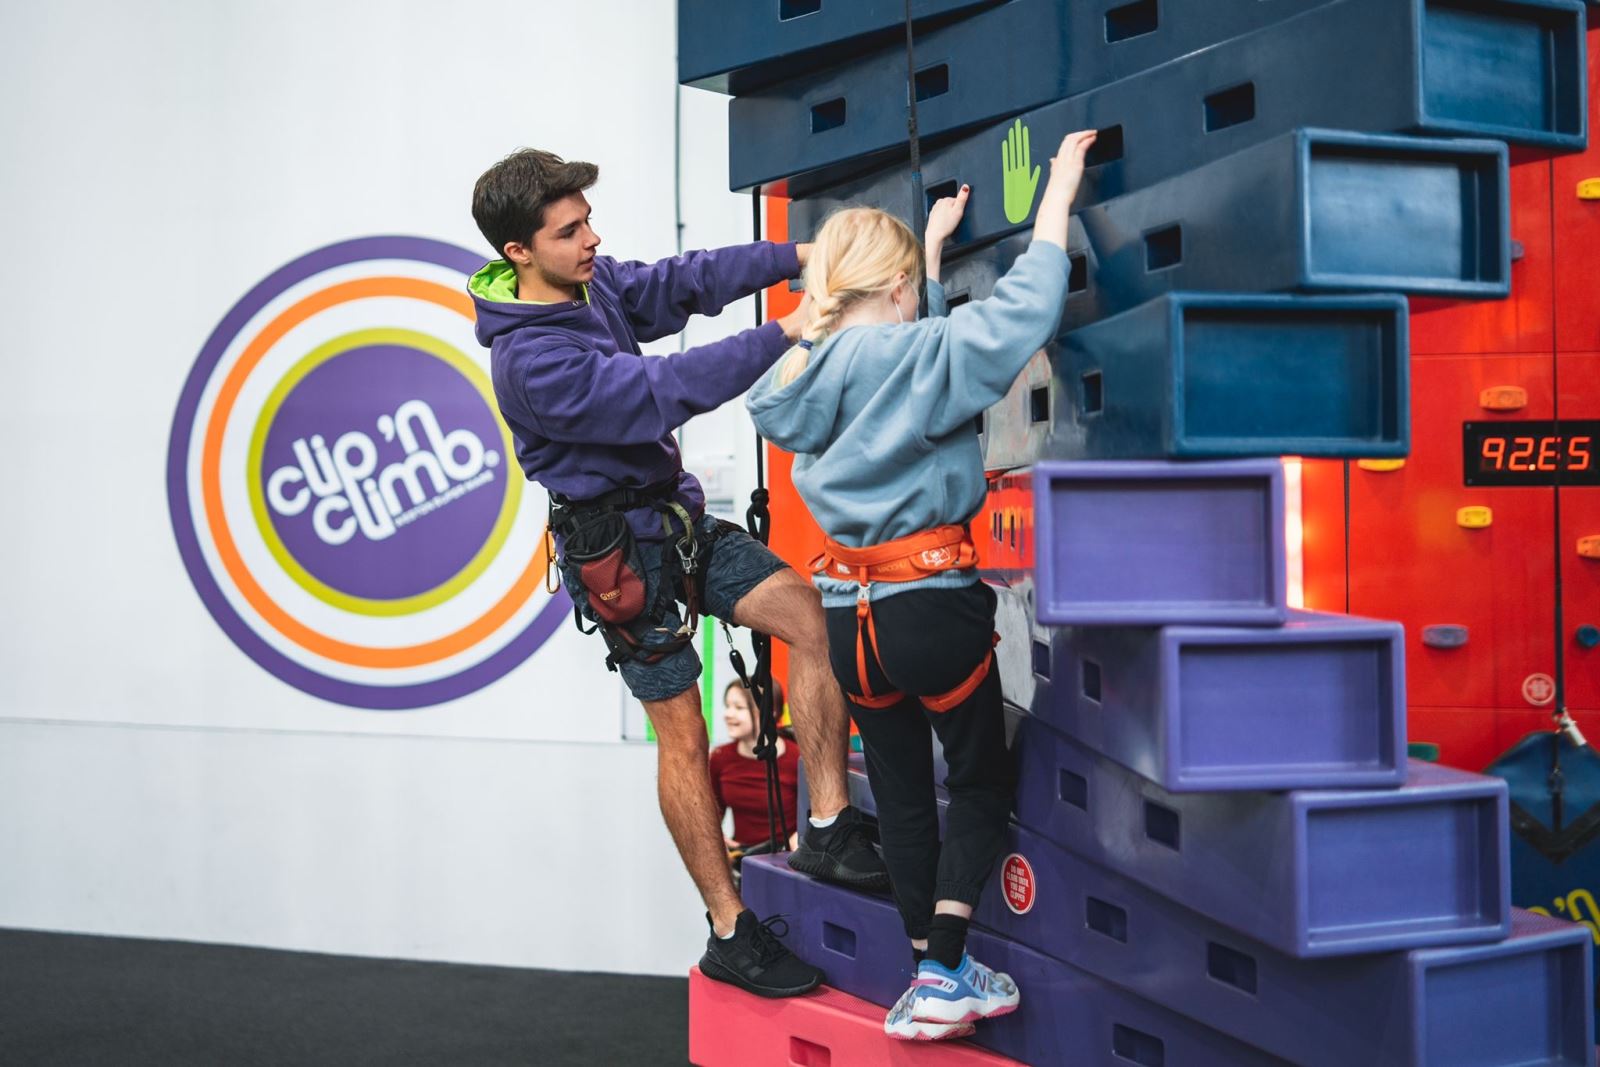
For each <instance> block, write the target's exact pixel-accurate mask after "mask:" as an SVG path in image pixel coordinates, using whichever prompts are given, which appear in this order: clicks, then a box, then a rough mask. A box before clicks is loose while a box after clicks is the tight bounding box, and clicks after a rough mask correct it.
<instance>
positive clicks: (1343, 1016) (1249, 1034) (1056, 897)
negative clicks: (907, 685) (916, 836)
mask: <svg viewBox="0 0 1600 1067" xmlns="http://www.w3.org/2000/svg"><path fill="white" fill-rule="evenodd" d="M849 786H850V795H851V798H852V802H853V803H856V804H857V805H859V806H862V807H863V808H864V809H865V810H868V811H872V810H873V807H872V797H871V793H870V791H869V790H868V789H867V786H866V776H865V773H864V772H863V771H861V770H860V769H859V768H853V769H852V771H851V773H850V776H849ZM939 803H940V815H941V818H942V817H943V815H944V813H945V810H946V808H947V803H948V802H947V800H946V798H945V796H944V794H943V792H942V791H941V793H940V800H939ZM1005 847H1006V852H1005V854H1004V856H1003V859H1002V861H1001V863H1000V864H998V865H997V870H996V872H995V875H994V876H993V877H992V878H991V879H990V881H989V883H988V884H987V885H986V886H985V887H984V891H983V897H982V899H981V900H980V902H979V904H978V908H977V911H976V912H975V914H974V921H975V922H976V923H978V924H979V925H981V926H982V927H985V928H987V929H989V930H991V931H993V932H995V933H996V934H998V935H1000V936H1001V937H1003V938H1005V939H1007V940H1009V941H1012V942H1017V943H1020V944H1024V945H1027V946H1028V947H1030V948H1032V949H1035V950H1036V951H1039V952H1042V953H1044V954H1046V955H1048V956H1051V957H1053V958H1056V959H1061V960H1068V961H1070V962H1071V963H1072V964H1073V966H1075V967H1079V968H1081V969H1083V970H1085V971H1088V972H1089V973H1091V974H1095V975H1097V976H1099V977H1101V978H1104V979H1106V980H1107V981H1109V982H1112V983H1115V984H1117V985H1120V986H1122V987H1124V988H1126V989H1129V990H1132V991H1133V992H1135V993H1138V994H1140V995H1141V996H1144V997H1147V998H1149V999H1150V1000H1152V1001H1154V1002H1156V1003H1158V1004H1164V1005H1168V1006H1170V1007H1171V1008H1173V1009H1174V1010H1176V1011H1181V1012H1183V1013H1184V1014H1185V1015H1188V1016H1189V1017H1190V1018H1192V1019H1194V1020H1196V1021H1197V1022H1200V1023H1203V1024H1204V1025H1206V1026H1208V1027H1211V1028H1213V1029H1215V1030H1218V1031H1221V1032H1223V1033H1226V1034H1229V1035H1231V1036H1233V1037H1236V1038H1238V1039H1240V1040H1241V1041H1244V1042H1246V1043H1248V1044H1250V1045H1252V1046H1255V1047H1256V1048H1259V1049H1262V1050H1264V1051H1267V1052H1270V1053H1272V1054H1273V1055H1275V1056H1278V1057H1281V1058H1283V1059H1284V1060H1287V1061H1288V1062H1290V1063H1294V1064H1301V1065H1307V1067H1351V1065H1353V1064H1360V1065H1362V1067H1402V1065H1404V1067H1416V1065H1424V1064H1426V1065H1433V1067H1466V1065H1473V1067H1501V1065H1504V1067H1510V1065H1512V1064H1529V1063H1539V1064H1571V1065H1574V1067H1576V1065H1578V1064H1588V1063H1589V1060H1588V1059H1586V1058H1585V1057H1587V1056H1589V1055H1592V1050H1591V1042H1592V1040H1593V1025H1592V1021H1591V1019H1590V1017H1589V1010H1588V1003H1589V999H1590V992H1591V986H1590V977H1589V971H1588V970H1587V969H1586V968H1588V967H1589V965H1590V941H1591V938H1590V936H1589V933H1588V930H1587V929H1586V928H1584V927H1581V926H1576V925H1574V924H1571V923H1567V922H1564V921H1561V920H1555V919H1550V918H1548V917H1546V916H1542V915H1537V914H1534V913H1531V912H1523V911H1515V912H1513V913H1512V916H1511V920H1510V922H1509V923H1508V925H1507V928H1506V933H1507V935H1508V937H1507V939H1505V940H1497V941H1494V942H1492V943H1484V944H1458V945H1442V946H1435V947H1428V948H1416V949H1410V950H1407V951H1397V952H1380V953H1360V954H1356V955H1350V956H1341V957H1334V958H1325V959H1302V958H1297V957H1294V956H1291V955H1288V954H1286V953H1283V952H1281V951H1279V950H1278V949H1275V948H1273V947H1271V946H1269V945H1267V944H1263V943H1261V942H1260V941H1257V940H1254V939H1252V938H1250V937H1247V936H1244V935H1241V934H1240V933H1238V932H1237V931H1234V930H1231V929H1229V928H1228V927H1226V926H1224V925H1222V924H1220V923H1218V922H1216V921H1215V920H1213V919H1210V918H1207V917H1206V916H1204V915H1201V914H1198V913H1196V912H1195V911H1193V910H1191V909H1190V908H1188V907H1185V906H1184V899H1183V898H1182V897H1168V896H1163V895H1162V894H1160V893H1157V892H1155V891H1153V890H1151V889H1149V888H1147V887H1145V886H1141V885H1139V884H1138V883H1136V882H1134V881H1132V880H1130V879H1128V878H1125V877H1122V876H1120V875H1118V874H1116V873H1114V872H1112V871H1110V870H1107V869H1106V868H1104V867H1102V866H1099V865H1098V864H1095V863H1092V862H1089V861H1088V860H1086V859H1084V858H1082V857H1081V856H1078V855H1076V854H1074V853H1072V852H1069V851H1067V850H1066V849H1063V848H1060V847H1059V846H1057V845H1056V844H1054V843H1052V842H1050V841H1048V840H1046V839H1045V838H1044V837H1043V836H1041V835H1039V834H1036V833H1033V832H1031V831H1029V830H1028V829H1026V828H1023V827H1019V826H1016V825H1012V826H1011V827H1009V828H1008V831H1007V841H1006V846H1005ZM763 873H764V872H763ZM1352 876H1354V875H1352ZM805 885H806V886H807V887H808V888H807V890H806V891H805V892H803V893H802V894H800V895H798V896H795V897H788V898H774V899H775V900H778V899H781V903H782V905H783V907H785V908H800V909H805V910H807V911H811V912H815V914H813V915H810V916H807V917H805V918H803V919H802V922H803V923H804V924H806V927H807V928H808V929H810V930H814V931H815V932H814V933H811V934H809V935H808V937H809V940H807V941H802V942H798V943H797V944H798V945H803V946H804V947H803V948H802V949H801V951H802V955H805V956H806V958H807V959H810V960H812V961H813V962H816V963H818V965H820V966H822V967H823V968H824V970H826V971H827V973H828V980H829V981H830V982H832V983H835V984H839V985H841V987H844V983H846V982H848V981H851V980H852V979H851V978H850V977H849V976H850V975H851V973H852V972H855V971H857V969H858V967H859V965H858V964H855V963H852V962H849V961H846V960H841V959H840V958H839V956H838V954H830V953H829V952H827V951H819V950H818V949H817V948H816V947H814V946H815V945H816V944H817V943H818V941H819V940H820V938H821V937H823V936H825V935H826V926H827V925H831V926H833V927H834V928H835V930H834V931H833V932H832V934H831V938H832V940H833V941H834V943H835V944H838V943H840V942H841V941H842V940H843V938H842V936H841V932H848V933H851V934H856V935H857V936H858V937H860V936H861V933H860V928H859V927H858V926H857V925H855V923H854V922H853V921H852V916H851V915H849V914H846V913H844V912H842V911H841V909H840V908H839V907H837V906H835V905H834V903H833V901H834V898H832V897H824V896H823V895H822V894H821V893H819V892H816V891H814V890H811V889H810V888H809V887H811V886H816V887H817V889H821V888H822V887H821V886H820V885H819V884H818V883H813V882H807V883H805ZM834 892H838V893H839V894H840V899H843V898H849V899H850V900H852V901H853V900H857V899H868V898H860V897H856V896H854V895H852V894H848V893H843V892H842V891H834ZM750 899H751V902H752V906H754V907H756V908H757V910H758V911H760V910H762V907H763V906H764V905H766V904H767V903H768V900H767V898H765V897H762V898H760V900H761V903H760V904H756V903H755V898H750ZM882 907H883V917H882V919H881V920H879V921H881V923H882V924H883V925H884V926H885V927H886V928H887V930H888V933H887V934H884V935H880V936H885V937H888V938H890V940H889V941H887V942H884V943H882V947H880V943H879V942H877V941H874V942H873V943H872V946H871V949H870V951H871V953H872V955H873V956H875V957H876V956H883V955H887V956H888V957H889V959H890V961H891V964H892V965H894V966H895V967H897V968H898V967H901V966H903V965H904V963H903V953H904V949H903V948H901V949H900V951H899V952H898V953H896V952H894V949H893V947H892V946H893V945H895V944H897V943H898V944H902V945H903V943H904V942H903V937H904V934H903V932H902V927H901V924H900V922H899V919H898V916H896V915H894V914H893V912H891V911H890V910H889V909H888V907H887V906H886V905H884V906H882ZM789 914H790V915H791V916H793V915H795V914H797V912H796V911H790V912H789ZM860 943H861V942H859V941H858V945H859V944H860ZM857 954H858V957H859V956H860V955H861V952H860V950H859V949H858V953H857ZM974 954H975V955H977V956H978V958H979V959H985V957H983V956H982V955H981V954H979V953H978V952H977V949H976V948H974ZM985 962H992V961H989V960H987V959H985ZM879 981H880V982H881V983H882V984H884V985H887V984H888V983H887V981H885V980H883V979H879ZM1019 987H1020V988H1021V991H1022V998H1023V1005H1022V1007H1021V1008H1020V1009H1019V1011H1018V1013H1017V1014H1018V1015H1022V1014H1023V1013H1025V1012H1026V1011H1027V1010H1028V1008H1029V1005H1030V1004H1032V1005H1038V1004H1040V1003H1041V1001H1040V1000H1039V999H1038V998H1034V999H1033V1000H1031V1001H1030V999H1029V993H1028V988H1027V986H1026V984H1021V985H1020V986H1019ZM1511 987H1514V988H1511ZM869 999H870V998H869ZM1049 1007H1050V1008H1051V1009H1054V1008H1055V1003H1054V1002H1051V1003H1050V1005H1049ZM1045 1062H1054V1061H1053V1060H1052V1061H1045ZM1112 1062H1115V1061H1112ZM1178 1062H1182V1061H1178Z"/></svg>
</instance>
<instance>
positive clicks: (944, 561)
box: [811, 526, 1000, 712]
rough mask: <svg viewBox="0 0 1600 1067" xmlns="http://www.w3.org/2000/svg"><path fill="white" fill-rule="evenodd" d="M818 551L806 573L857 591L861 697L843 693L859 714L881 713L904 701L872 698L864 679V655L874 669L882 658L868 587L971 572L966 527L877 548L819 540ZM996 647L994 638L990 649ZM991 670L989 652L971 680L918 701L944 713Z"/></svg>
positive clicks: (973, 559) (972, 555)
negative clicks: (845, 583)
mask: <svg viewBox="0 0 1600 1067" xmlns="http://www.w3.org/2000/svg"><path fill="white" fill-rule="evenodd" d="M823 545H824V547H823V551H822V553H821V554H820V555H818V556H817V557H816V558H815V559H813V560H812V561H811V570H812V571H813V572H815V573H817V574H823V575H826V576H828V577H830V578H848V579H853V580H854V581H855V582H856V583H857V586H858V592H857V594H856V678H857V681H858V682H859V683H860V685H861V692H860V693H859V694H856V693H846V694H845V695H846V696H848V697H849V698H850V700H851V702H852V703H855V704H858V705H860V706H861V707H864V708H887V707H892V706H894V705H895V704H898V703H899V702H900V701H901V700H903V699H905V694H904V693H900V692H886V693H874V692H873V691H872V683H871V681H869V680H868V678H867V649H868V648H869V647H870V648H871V649H872V657H873V658H874V659H876V660H877V661H878V663H879V665H880V666H882V664H883V658H882V657H881V656H879V654H878V629H877V626H876V625H875V623H874V622H873V618H872V600H871V595H872V583H873V582H914V581H916V580H917V579H919V578H927V577H929V576H930V575H934V574H939V573H941V572H942V571H952V570H967V569H970V568H972V567H975V566H977V563H978V546H977V545H976V544H974V543H973V540H972V531H971V529H969V528H968V527H966V526H936V527H934V528H933V529H931V530H922V531H920V532H918V533H914V534H908V535H907V536H905V537H897V538H895V539H894V540H892V541H884V542H883V543H882V544H877V545H869V546H867V547H865V548H851V547H850V546H848V545H841V544H840V543H839V542H837V541H835V540H833V539H832V538H825V539H824V541H823ZM999 643H1000V635H999V634H995V635H994V641H993V644H999ZM993 666H994V651H993V649H992V648H991V650H990V652H989V654H988V655H986V656H984V657H983V661H982V662H981V663H979V664H978V666H977V667H975V668H974V669H973V671H972V673H971V674H969V675H967V677H966V678H965V679H964V680H963V681H962V682H961V684H959V685H957V686H956V687H955V688H953V689H949V690H946V691H945V692H943V693H935V694H933V695H931V696H923V697H918V698H917V699H918V700H919V701H921V703H922V706H923V707H925V708H927V709H928V710H929V711H941V712H942V711H949V710H950V709H951V708H954V707H956V706H958V705H959V704H961V703H962V701H964V700H966V699H967V698H968V697H970V696H971V695H972V694H973V692H974V691H976V690H977V688H978V686H980V685H982V684H983V680H984V679H985V678H987V677H988V676H989V671H990V670H991V669H992V667H993Z"/></svg>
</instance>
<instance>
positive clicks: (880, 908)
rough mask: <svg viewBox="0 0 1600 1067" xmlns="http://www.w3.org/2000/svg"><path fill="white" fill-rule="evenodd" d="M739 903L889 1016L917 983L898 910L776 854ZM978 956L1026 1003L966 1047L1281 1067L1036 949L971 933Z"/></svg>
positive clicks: (1042, 1060) (1111, 1060) (750, 874)
mask: <svg viewBox="0 0 1600 1067" xmlns="http://www.w3.org/2000/svg"><path fill="white" fill-rule="evenodd" d="M744 872H745V874H744V888H743V893H744V899H745V903H746V904H747V905H748V906H749V907H751V908H753V909H754V910H755V912H756V914H758V915H772V914H782V915H784V916H785V917H786V919H787V922H788V924H789V932H788V934H787V935H786V936H785V937H784V939H783V940H784V941H785V943H787V944H788V946H789V948H790V949H791V950H792V951H794V952H795V953H796V954H797V955H799V956H800V957H801V958H802V959H805V960H807V961H808V962H810V963H814V964H815V965H817V966H818V967H821V968H822V970H823V972H824V974H825V975H826V976H827V982H828V984H829V985H831V986H833V987H834V988H835V989H839V990H842V991H844V992H846V993H849V994H851V995H852V996H857V997H860V998H862V999H863V1000H868V1001H871V1002H873V1003H875V1004H878V1005H880V1006H882V1007H884V1008H885V1009H886V1010H887V1008H888V1007H889V1005H891V1004H893V1003H894V1002H895V1001H896V1000H897V999H899V996H900V994H901V993H904V992H905V990H906V987H907V986H908V985H910V984H911V979H912V978H913V977H914V975H913V973H912V970H911V966H910V963H911V951H910V943H909V942H908V941H907V940H906V938H905V934H904V932H903V929H902V926H901V923H900V917H899V914H898V913H897V912H896V911H895V909H894V905H893V904H891V903H890V902H889V901H887V900H885V899H883V898H881V897H873V896H866V895H865V894H861V893H852V892H850V891H849V890H846V889H840V888H838V887H836V886H830V885H827V884H825V883H823V882H818V881H815V880H813V879H810V878H807V877H806V876H805V875H803V874H797V873H796V872H794V871H791V870H790V869H789V868H788V866H787V865H786V864H785V863H784V862H783V859H782V857H778V856H761V857H752V858H751V859H749V860H746V861H745V865H744ZM967 946H968V948H969V949H970V950H971V951H972V954H973V956H974V957H975V958H977V959H980V960H982V961H983V962H984V963H986V964H988V965H989V966H991V967H994V968H995V969H997V970H1000V971H1004V972H1005V973H1006V974H1009V975H1011V977H1012V978H1013V979H1015V980H1016V982H1017V984H1018V988H1019V989H1020V990H1021V991H1022V1005H1021V1007H1020V1008H1019V1009H1018V1010H1017V1011H1016V1012H1014V1013H1013V1014H1011V1015H1008V1016H1004V1017H1002V1018H999V1019H992V1020H989V1021H987V1022H983V1023H980V1024H979V1025H978V1028H977V1032H976V1033H974V1034H973V1036H972V1038H971V1040H972V1042H973V1043H974V1044H978V1045H981V1046H983V1047H984V1048H988V1049H991V1050H993V1051H995V1052H998V1053H1000V1054H1002V1055H1005V1056H1009V1057H1011V1058H1013V1059H1017V1060H1021V1061H1022V1062H1024V1063H1038V1064H1046V1063H1059V1062H1062V1057H1063V1056H1068V1057H1070V1058H1071V1059H1072V1060H1073V1061H1074V1062H1082V1063H1105V1064H1115V1063H1123V1064H1133V1065H1135V1067H1137V1065H1141V1064H1143V1065H1149V1064H1163V1063H1167V1064H1185V1065H1195V1067H1201V1065H1211V1067H1281V1063H1282V1061H1281V1060H1279V1059H1278V1058H1277V1057H1275V1056H1272V1055H1269V1054H1267V1053H1265V1052H1262V1051H1260V1050H1257V1049H1253V1048H1250V1047H1249V1046H1248V1045H1246V1044H1244V1043H1243V1042H1241V1041H1239V1040H1237V1039H1235V1038H1231V1037H1228V1036H1226V1035H1224V1034H1221V1033H1218V1032H1217V1031H1215V1030H1212V1029H1210V1028H1208V1027H1205V1026H1202V1025H1200V1024H1199V1023H1196V1022H1195V1021H1193V1020H1192V1019H1189V1018H1186V1017H1185V1016H1183V1015H1180V1014H1178V1013H1177V1012H1176V1011H1173V1010H1170V1009H1168V1008H1164V1007H1161V1006H1159V1005H1158V1004H1154V1003H1151V1002H1150V1001H1149V1000H1146V999H1145V998H1143V997H1141V996H1138V995H1137V994H1135V993H1130V992H1128V991H1127V990H1125V989H1120V988H1118V987H1117V986H1115V985H1112V984H1111V983H1109V982H1107V981H1105V980H1103V979H1100V978H1097V977H1095V976H1094V975H1092V974H1088V973H1087V972H1085V971H1082V970H1079V969H1078V968H1076V967H1073V966H1072V965H1070V964H1068V963H1064V962H1062V961H1061V960H1058V959H1053V958H1051V957H1050V956H1047V955H1044V954H1043V953H1041V952H1038V951H1036V950H1034V949H1033V948H1031V947H1029V946H1027V945H1023V944H1019V943H1017V942H1015V941H1009V940H1006V939H1005V938H1002V937H998V936H996V935H994V934H991V933H987V932H985V931H983V930H979V929H974V930H972V931H971V933H970V934H969V935H968V938H967Z"/></svg>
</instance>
